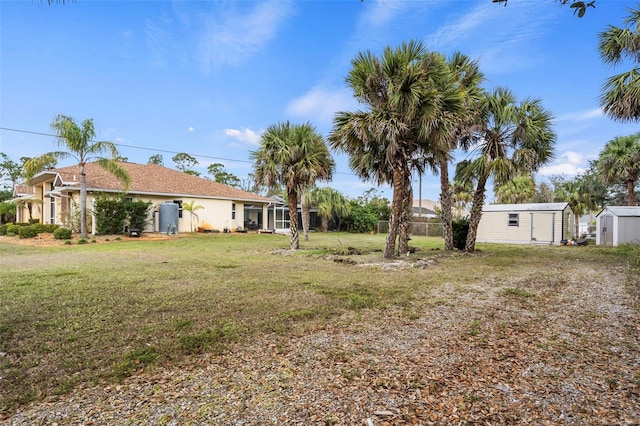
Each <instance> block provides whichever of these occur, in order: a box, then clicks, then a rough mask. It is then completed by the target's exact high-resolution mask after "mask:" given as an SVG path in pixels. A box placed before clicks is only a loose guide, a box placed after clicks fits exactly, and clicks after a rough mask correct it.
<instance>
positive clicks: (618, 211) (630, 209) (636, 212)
mask: <svg viewBox="0 0 640 426" xmlns="http://www.w3.org/2000/svg"><path fill="white" fill-rule="evenodd" d="M607 211H608V212H609V213H611V214H613V215H614V216H629V217H634V216H640V207H637V206H607V207H605V208H604V209H602V211H601V212H600V213H598V216H600V215H601V214H602V213H604V212H607Z"/></svg>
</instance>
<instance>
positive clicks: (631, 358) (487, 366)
mask: <svg viewBox="0 0 640 426" xmlns="http://www.w3.org/2000/svg"><path fill="white" fill-rule="evenodd" d="M354 267H355V266H354ZM374 267H375V266H374ZM584 277H589V278H588V279H585V278H584ZM627 285H628V275H627V272H626V271H624V270H622V269H620V270H613V271H612V270H608V271H602V270H595V268H589V267H588V266H585V265H582V267H581V268H580V270H579V271H575V270H571V268H565V270H563V271H561V272H557V271H554V272H553V274H552V273H550V272H548V271H542V272H540V273H539V274H537V275H526V274H525V275H524V276H522V277H516V278H514V281H513V282H510V283H500V282H491V281H483V280H482V279H478V280H477V282H475V283H474V285H473V286H472V287H471V288H467V287H465V288H464V289H461V288H459V287H458V286H455V285H449V286H448V285H444V286H442V287H440V288H438V289H437V290H434V291H430V292H429V294H428V297H427V296H426V295H423V296H422V297H416V300H414V302H413V305H411V306H408V307H402V308H394V309H386V310H363V311H360V312H351V313H348V314H345V315H344V316H342V317H340V318H334V319H332V320H330V321H329V322H327V323H325V325H324V326H323V327H322V328H320V329H318V328H310V327H309V326H307V327H303V326H301V328H300V329H298V330H297V331H296V332H294V333H292V334H291V335H287V336H283V335H264V336H261V337H260V338H258V339H255V340H253V341H251V342H249V343H247V342H245V343H238V344H235V345H233V346H232V347H231V348H230V350H229V351H228V352H227V353H225V354H223V355H210V354H209V355H207V354H205V355H201V356H197V357H193V358H190V359H189V360H188V361H187V362H185V364H184V365H170V366H162V367H158V368H156V369H155V370H153V371H146V372H141V373H138V374H136V375H134V376H132V377H130V378H128V379H127V380H125V381H124V382H123V383H121V384H118V385H109V386H95V387H89V386H85V387H80V388H77V389H75V390H74V391H73V392H72V393H71V394H68V395H65V396H61V397H50V398H47V399H46V400H44V401H42V402H39V403H35V404H32V405H30V406H27V407H23V408H22V409H20V411H19V412H17V413H15V414H14V415H13V416H12V417H10V418H8V419H5V420H3V421H2V422H3V424H9V425H34V424H47V425H55V424H59V425H63V424H74V425H80V424H82V425H106V424H110V425H111V424H116V425H138V424H139V425H143V424H144V425H146V424H166V425H183V424H211V425H278V424H282V425H284V424H287V425H404V424H407V425H458V424H460V425H462V424H482V425H500V424H509V425H512V424H533V425H547V424H548V425H556V424H562V425H585V424H593V425H600V424H603V425H604V424H616V425H619V424H640V339H639V338H640V322H639V321H638V320H639V315H638V308H637V305H636V304H634V303H632V301H633V299H632V298H631V297H630V296H629V293H628V292H627V289H628V287H627ZM519 286H522V287H523V288H526V289H527V290H528V291H530V292H531V293H532V294H510V293H508V292H506V291H505V288H516V287H519Z"/></svg>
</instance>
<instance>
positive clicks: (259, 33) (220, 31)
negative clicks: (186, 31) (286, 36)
mask: <svg viewBox="0 0 640 426" xmlns="http://www.w3.org/2000/svg"><path fill="white" fill-rule="evenodd" d="M250 4H254V3H250ZM234 12H235V13H234ZM292 13H293V4H292V3H291V2H288V1H269V2H259V3H255V7H254V8H253V9H252V10H250V11H249V13H237V12H236V11H221V10H216V14H215V15H213V14H212V15H211V16H210V17H209V20H208V22H206V23H205V26H206V28H205V30H204V32H203V34H202V37H201V41H200V54H201V60H202V62H203V64H204V67H205V70H207V71H208V70H209V69H210V68H211V67H212V66H213V67H218V66H221V65H237V64H239V63H241V62H243V61H244V60H246V59H247V58H249V57H251V56H253V55H255V54H256V53H257V52H259V51H260V50H261V49H263V48H264V46H265V45H267V44H268V43H269V42H270V41H271V40H272V39H274V38H275V36H276V33H277V31H278V29H279V27H280V25H281V24H282V23H283V22H285V20H286V18H287V17H289V16H290V15H291V14H292ZM220 16H222V18H220Z"/></svg>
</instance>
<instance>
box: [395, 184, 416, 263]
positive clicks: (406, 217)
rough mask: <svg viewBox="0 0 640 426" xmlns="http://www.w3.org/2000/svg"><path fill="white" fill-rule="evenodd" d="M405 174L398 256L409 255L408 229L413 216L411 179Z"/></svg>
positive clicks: (399, 225)
mask: <svg viewBox="0 0 640 426" xmlns="http://www.w3.org/2000/svg"><path fill="white" fill-rule="evenodd" d="M405 173H406V175H405V182H404V194H403V195H404V197H403V199H402V214H401V217H400V223H399V224H398V228H399V229H398V233H399V241H398V254H406V253H409V227H410V225H411V217H412V214H413V209H412V207H413V189H412V188H411V177H410V174H409V173H408V171H407V172H405Z"/></svg>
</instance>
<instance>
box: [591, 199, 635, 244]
mask: <svg viewBox="0 0 640 426" xmlns="http://www.w3.org/2000/svg"><path fill="white" fill-rule="evenodd" d="M596 244H597V245H603V246H617V245H620V244H640V207H634V206H631V207H628V206H608V207H605V208H604V209H603V210H602V211H601V212H600V213H598V215H597V216H596Z"/></svg>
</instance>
